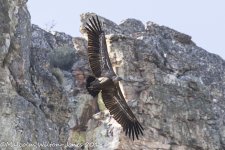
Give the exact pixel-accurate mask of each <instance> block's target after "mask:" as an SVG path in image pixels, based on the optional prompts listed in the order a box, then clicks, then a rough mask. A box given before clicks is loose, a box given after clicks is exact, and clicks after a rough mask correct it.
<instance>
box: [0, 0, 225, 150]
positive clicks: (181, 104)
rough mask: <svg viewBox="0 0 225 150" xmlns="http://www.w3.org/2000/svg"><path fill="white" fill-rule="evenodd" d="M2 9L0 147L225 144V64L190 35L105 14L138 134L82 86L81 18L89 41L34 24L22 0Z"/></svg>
mask: <svg viewBox="0 0 225 150" xmlns="http://www.w3.org/2000/svg"><path fill="white" fill-rule="evenodd" d="M92 15H95V14H91V13H86V14H82V15H81V22H82V23H83V24H84V23H85V22H86V21H87V19H88V18H89V17H90V16H92ZM0 16H1V17H0V26H1V28H0V33H1V34H0V130H1V132H0V147H1V148H0V149H15V150H19V149H46V150H47V149H68V150H69V149H129V150H130V149H134V150H136V149H146V150H148V149H168V150H191V149H193V150H194V149H196V150H200V149H202V150H208V149H210V150H218V149H225V122H224V120H225V115H224V111H225V101H224V100H225V61H224V60H222V59H221V58H220V57H219V56H217V55H214V54H211V53H208V52H207V51H205V50H203V49H201V48H199V47H198V46H196V45H195V43H194V42H193V41H192V40H191V37H190V36H188V35H185V34H182V33H179V32H177V31H175V30H173V29H170V28H167V27H164V26H159V25H157V24H154V23H152V22H147V24H146V25H145V26H144V25H143V23H142V22H140V21H138V20H135V19H127V20H125V21H123V22H122V23H121V24H120V25H117V24H115V23H113V22H112V21H110V20H107V19H105V18H103V17H100V19H101V20H102V21H103V24H104V28H105V31H106V33H107V44H108V50H109V54H110V58H111V61H112V63H113V66H114V69H115V71H116V72H117V73H118V74H119V76H121V77H123V78H124V81H123V82H121V87H122V89H123V92H124V95H125V97H126V99H127V100H128V104H129V105H130V107H131V109H132V110H133V112H134V113H135V115H136V116H137V118H138V119H139V121H140V123H141V124H142V125H143V127H144V128H145V131H144V136H143V137H141V139H140V140H136V141H132V140H130V139H129V138H128V137H126V136H124V133H123V132H122V129H121V126H120V125H119V124H117V123H116V121H115V120H114V119H112V118H111V116H110V115H109V112H108V111H107V110H104V106H102V103H101V97H100V96H99V97H98V98H92V97H91V96H90V95H89V94H88V93H87V91H86V89H85V78H86V76H87V75H89V74H91V72H90V68H89V66H88V61H87V57H86V49H87V40H86V39H87V37H86V34H85V29H84V27H83V25H82V26H81V32H82V33H83V35H84V38H81V37H76V38H73V37H71V36H69V35H66V34H64V33H60V32H55V33H54V34H52V33H49V32H46V31H44V30H42V29H40V28H39V27H38V26H36V25H31V23H30V15H29V12H28V11H27V7H26V0H0ZM99 109H100V110H101V112H99ZM82 144H83V145H82Z"/></svg>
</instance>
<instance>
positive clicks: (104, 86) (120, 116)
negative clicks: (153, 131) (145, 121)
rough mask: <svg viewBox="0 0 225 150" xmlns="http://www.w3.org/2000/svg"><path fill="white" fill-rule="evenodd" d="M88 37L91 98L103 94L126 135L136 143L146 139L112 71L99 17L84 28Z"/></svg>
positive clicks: (87, 85)
mask: <svg viewBox="0 0 225 150" xmlns="http://www.w3.org/2000/svg"><path fill="white" fill-rule="evenodd" d="M85 28H86V30H87V34H88V58H89V64H90V67H91V70H92V73H93V75H94V76H89V77H88V78H87V81H86V82H87V83H86V88H87V90H88V92H89V93H90V94H91V95H92V96H97V95H98V93H99V92H100V91H101V92H102V99H103V102H104V104H105V106H106V108H107V109H109V112H110V114H111V115H113V118H114V119H115V120H116V121H117V122H118V123H119V124H121V126H122V127H123V130H124V131H125V134H126V135H129V137H131V135H132V138H133V140H134V138H135V136H136V138H137V139H138V136H139V135H140V134H142V135H143V130H144V129H143V127H142V126H141V124H140V123H139V122H138V120H137V118H136V117H135V116H134V114H133V112H132V111H131V109H130V108H129V106H128V105H127V103H126V100H125V98H124V96H123V94H122V92H121V89H120V86H119V81H120V80H121V78H120V77H118V76H117V75H116V74H115V72H114V71H113V68H112V64H111V62H110V59H109V55H108V51H107V45H106V40H105V34H104V31H103V30H102V26H101V23H100V21H99V19H98V17H97V16H96V18H94V17H92V18H91V19H89V23H86V26H85Z"/></svg>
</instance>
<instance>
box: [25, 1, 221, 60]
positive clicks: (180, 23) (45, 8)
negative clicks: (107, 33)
mask: <svg viewBox="0 0 225 150" xmlns="http://www.w3.org/2000/svg"><path fill="white" fill-rule="evenodd" d="M28 9H29V11H30V14H31V22H32V23H33V24H37V25H39V26H40V27H41V28H49V27H50V26H51V25H52V24H55V26H54V28H53V30H55V31H60V32H65V33H67V34H70V35H72V36H81V34H80V33H79V26H80V14H81V13H84V12H94V13H97V14H98V15H101V16H103V17H105V18H107V19H109V20H112V21H114V22H115V23H117V24H119V23H120V22H121V21H122V20H124V19H127V18H135V19H138V20H141V21H142V22H143V23H144V24H145V23H146V22H147V21H153V22H155V23H157V24H159V25H164V26H167V27H170V28H173V29H175V30H177V31H180V32H183V33H185V34H188V35H190V36H192V40H193V41H194V42H195V43H196V44H197V45H198V46H199V47H202V48H204V49H206V50H207V51H209V52H212V53H215V54H218V55H220V56H221V57H223V59H225V37H224V35H225V1H224V0H28Z"/></svg>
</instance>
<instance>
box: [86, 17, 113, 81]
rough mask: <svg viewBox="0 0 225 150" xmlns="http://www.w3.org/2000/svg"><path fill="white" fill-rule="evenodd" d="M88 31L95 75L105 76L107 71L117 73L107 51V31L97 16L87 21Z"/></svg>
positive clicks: (91, 60)
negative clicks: (103, 28)
mask: <svg viewBox="0 0 225 150" xmlns="http://www.w3.org/2000/svg"><path fill="white" fill-rule="evenodd" d="M86 25H87V26H85V28H86V29H87V33H88V58H89V63H90V67H91V70H92V72H93V74H94V75H95V77H100V76H104V74H105V73H110V74H111V75H115V72H114V71H113V68H112V64H111V62H110V59H109V54H108V51H107V46H106V40H105V33H104V32H103V30H102V26H101V23H100V21H99V19H98V17H97V16H96V19H95V18H94V17H92V18H91V19H89V23H86Z"/></svg>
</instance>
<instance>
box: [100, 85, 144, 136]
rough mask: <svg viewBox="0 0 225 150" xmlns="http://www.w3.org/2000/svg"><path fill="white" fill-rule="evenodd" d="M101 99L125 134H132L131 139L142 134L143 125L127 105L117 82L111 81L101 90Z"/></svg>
mask: <svg viewBox="0 0 225 150" xmlns="http://www.w3.org/2000/svg"><path fill="white" fill-rule="evenodd" d="M102 99H103V102H104V104H105V106H106V108H107V109H109V112H110V114H111V115H113V118H114V119H115V120H116V121H117V122H118V123H119V124H120V125H121V126H122V127H123V130H124V131H125V134H126V135H129V137H130V136H131V134H132V137H133V140H134V138H135V136H136V138H137V139H138V136H139V134H142V135H143V132H142V131H143V130H144V129H143V127H142V126H141V124H140V123H139V122H138V120H137V118H136V117H135V116H134V114H133V112H132V111H131V110H130V108H129V106H128V105H127V103H126V101H125V99H124V97H123V94H122V92H121V90H120V87H119V83H117V84H116V85H114V83H113V82H112V83H111V84H110V85H109V86H108V88H107V89H103V90H102Z"/></svg>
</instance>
